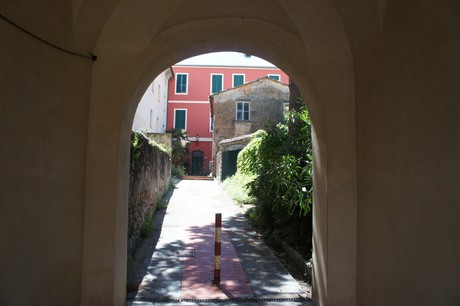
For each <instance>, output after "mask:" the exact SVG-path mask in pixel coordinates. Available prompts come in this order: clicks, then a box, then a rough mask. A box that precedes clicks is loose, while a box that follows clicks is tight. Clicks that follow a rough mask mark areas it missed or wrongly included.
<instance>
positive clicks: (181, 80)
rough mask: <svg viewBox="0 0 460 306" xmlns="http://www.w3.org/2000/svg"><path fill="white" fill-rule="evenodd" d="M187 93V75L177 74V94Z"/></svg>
mask: <svg viewBox="0 0 460 306" xmlns="http://www.w3.org/2000/svg"><path fill="white" fill-rule="evenodd" d="M186 92H187V75H186V74H177V75H176V93H186Z"/></svg>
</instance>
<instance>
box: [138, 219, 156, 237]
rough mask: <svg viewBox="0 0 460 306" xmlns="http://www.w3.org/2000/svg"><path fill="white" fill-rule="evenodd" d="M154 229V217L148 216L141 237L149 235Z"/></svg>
mask: <svg viewBox="0 0 460 306" xmlns="http://www.w3.org/2000/svg"><path fill="white" fill-rule="evenodd" d="M152 231H153V219H152V218H147V220H145V222H144V224H143V225H142V228H141V238H146V237H148V236H149V235H150V234H151V233H152Z"/></svg>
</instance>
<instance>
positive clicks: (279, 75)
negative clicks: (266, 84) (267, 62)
mask: <svg viewBox="0 0 460 306" xmlns="http://www.w3.org/2000/svg"><path fill="white" fill-rule="evenodd" d="M267 76H268V77H272V76H276V77H278V80H275V79H273V80H275V81H278V82H281V74H274V73H270V74H267Z"/></svg>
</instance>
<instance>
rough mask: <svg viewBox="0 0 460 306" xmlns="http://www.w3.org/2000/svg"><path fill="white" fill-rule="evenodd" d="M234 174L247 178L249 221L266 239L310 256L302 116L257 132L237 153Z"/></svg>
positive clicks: (306, 131)
mask: <svg viewBox="0 0 460 306" xmlns="http://www.w3.org/2000/svg"><path fill="white" fill-rule="evenodd" d="M237 163H238V171H239V172H241V173H243V174H247V175H253V176H254V179H253V180H252V181H251V182H249V183H248V187H249V195H250V196H252V197H254V199H255V200H254V204H255V207H254V211H251V219H252V220H253V222H254V223H255V224H256V226H257V227H258V228H259V230H260V231H261V232H262V233H263V234H264V235H265V236H267V237H268V238H269V239H272V240H280V241H281V240H283V241H286V242H287V243H289V244H290V245H291V246H293V247H295V248H296V249H298V250H300V251H302V253H304V255H306V257H310V256H311V253H310V252H311V233H312V222H311V206H312V185H313V184H312V177H311V175H312V148H311V128H310V119H309V116H308V112H307V110H306V109H305V108H302V109H301V110H300V111H298V112H291V113H289V114H288V117H287V123H286V124H281V123H280V124H278V125H276V126H273V127H270V128H268V130H267V131H266V132H263V131H260V132H258V133H257V134H256V135H255V137H254V138H253V139H252V140H251V142H250V143H249V144H248V145H247V146H246V147H245V148H244V149H243V150H242V151H241V152H240V153H239V155H238V161H237Z"/></svg>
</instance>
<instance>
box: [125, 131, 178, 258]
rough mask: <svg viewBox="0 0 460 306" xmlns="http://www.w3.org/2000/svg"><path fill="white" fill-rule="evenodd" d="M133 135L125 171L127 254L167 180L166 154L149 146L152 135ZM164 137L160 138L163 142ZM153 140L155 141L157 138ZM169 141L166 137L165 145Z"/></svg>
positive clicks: (169, 167)
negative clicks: (126, 174) (127, 187)
mask: <svg viewBox="0 0 460 306" xmlns="http://www.w3.org/2000/svg"><path fill="white" fill-rule="evenodd" d="M134 135H137V144H136V146H135V147H134V148H133V147H132V148H131V163H130V171H129V172H130V179H129V204H128V254H132V253H133V251H134V250H135V247H136V241H137V239H138V238H139V236H140V233H141V229H142V226H143V224H144V222H145V221H146V220H147V218H151V217H152V215H153V213H154V212H155V210H156V208H157V205H158V201H159V200H160V199H161V197H162V196H163V194H164V193H165V192H166V190H167V189H168V186H169V181H170V179H171V158H170V156H169V154H168V153H167V152H164V151H162V150H160V149H159V148H158V147H157V146H155V145H152V144H151V143H150V142H149V138H150V137H151V136H152V135H143V134H141V133H135V134H133V137H135V136H134ZM167 135H168V134H165V136H161V138H164V140H166V139H167V138H168V136H167ZM147 137H149V138H147ZM154 137H155V138H156V139H158V135H155V136H154ZM170 138H171V136H170V135H169V143H170V142H171V140H170ZM166 142H167V141H166Z"/></svg>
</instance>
